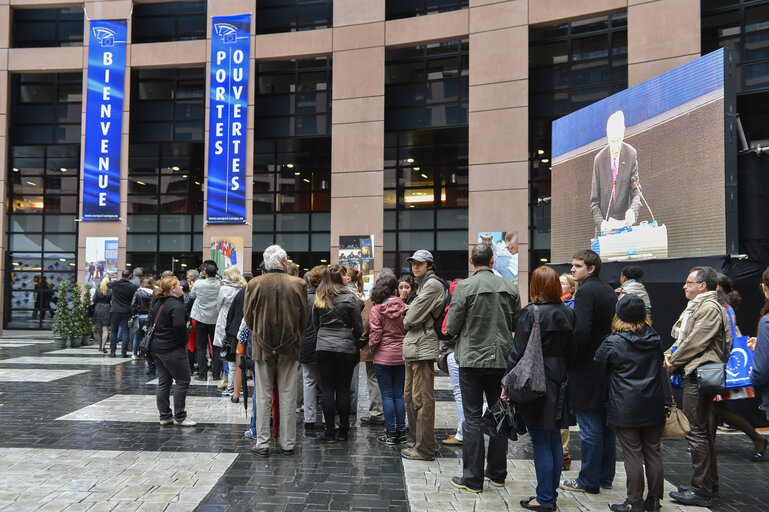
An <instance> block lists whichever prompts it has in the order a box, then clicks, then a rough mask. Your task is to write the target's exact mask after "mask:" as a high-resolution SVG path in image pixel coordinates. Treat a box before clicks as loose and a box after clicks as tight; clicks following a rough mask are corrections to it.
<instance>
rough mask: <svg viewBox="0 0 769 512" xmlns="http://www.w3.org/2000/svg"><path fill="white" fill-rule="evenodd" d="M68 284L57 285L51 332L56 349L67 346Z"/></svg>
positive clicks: (68, 327)
mask: <svg viewBox="0 0 769 512" xmlns="http://www.w3.org/2000/svg"><path fill="white" fill-rule="evenodd" d="M68 295H69V283H68V282H67V281H62V282H61V283H60V284H59V292H58V294H57V300H56V313H55V314H54V316H53V324H52V325H51V331H52V333H53V343H54V345H55V346H56V348H64V347H66V346H67V337H68V336H69V334H70V309H69V297H68Z"/></svg>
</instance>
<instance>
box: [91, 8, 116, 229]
mask: <svg viewBox="0 0 769 512" xmlns="http://www.w3.org/2000/svg"><path fill="white" fill-rule="evenodd" d="M90 28H91V30H90V37H89V39H88V92H87V96H86V113H85V151H84V152H83V220H84V221H88V220H100V221H119V220H120V144H121V132H122V129H123V79H124V76H125V55H126V20H91V25H90Z"/></svg>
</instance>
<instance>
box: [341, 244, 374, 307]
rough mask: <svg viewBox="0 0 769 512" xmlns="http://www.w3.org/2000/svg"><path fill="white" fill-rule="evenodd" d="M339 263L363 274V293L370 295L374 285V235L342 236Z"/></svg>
mask: <svg viewBox="0 0 769 512" xmlns="http://www.w3.org/2000/svg"><path fill="white" fill-rule="evenodd" d="M339 264H340V265H342V266H344V267H348V268H354V269H356V270H358V271H359V272H360V273H361V274H362V275H363V293H364V295H366V297H368V296H369V294H370V293H371V288H373V287H374V235H355V236H340V237H339Z"/></svg>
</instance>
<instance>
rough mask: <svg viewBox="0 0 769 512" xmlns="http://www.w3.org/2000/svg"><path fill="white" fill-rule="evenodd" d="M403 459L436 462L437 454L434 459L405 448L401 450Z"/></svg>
mask: <svg viewBox="0 0 769 512" xmlns="http://www.w3.org/2000/svg"><path fill="white" fill-rule="evenodd" d="M401 457H403V458H404V459H409V460H435V454H433V455H432V457H431V456H429V455H422V454H421V453H419V452H418V451H416V450H415V449H414V448H404V449H403V450H401ZM455 487H456V486H455ZM468 490H469V489H468ZM473 492H477V491H473Z"/></svg>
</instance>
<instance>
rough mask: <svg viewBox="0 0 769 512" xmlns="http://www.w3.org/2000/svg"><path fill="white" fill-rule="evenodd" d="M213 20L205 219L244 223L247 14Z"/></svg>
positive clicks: (247, 58) (249, 30)
mask: <svg viewBox="0 0 769 512" xmlns="http://www.w3.org/2000/svg"><path fill="white" fill-rule="evenodd" d="M212 23H213V26H212V30H211V91H210V95H211V105H210V111H209V112H210V113H209V132H208V180H207V185H208V207H207V210H206V222H208V223H210V224H244V223H245V222H246V183H245V166H246V124H247V123H246V120H247V117H246V116H247V112H248V64H249V45H250V41H251V39H250V37H251V15H250V14H238V15H234V16H215V17H213V19H212Z"/></svg>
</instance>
